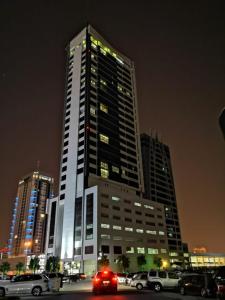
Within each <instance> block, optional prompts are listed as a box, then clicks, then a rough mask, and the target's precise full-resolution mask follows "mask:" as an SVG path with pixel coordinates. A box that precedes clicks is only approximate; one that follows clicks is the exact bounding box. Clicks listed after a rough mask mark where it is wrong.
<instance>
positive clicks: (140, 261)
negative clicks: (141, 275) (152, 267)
mask: <svg viewBox="0 0 225 300" xmlns="http://www.w3.org/2000/svg"><path fill="white" fill-rule="evenodd" d="M137 264H138V266H139V267H140V268H141V270H143V266H144V265H146V258H145V255H144V254H141V255H138V256H137Z"/></svg>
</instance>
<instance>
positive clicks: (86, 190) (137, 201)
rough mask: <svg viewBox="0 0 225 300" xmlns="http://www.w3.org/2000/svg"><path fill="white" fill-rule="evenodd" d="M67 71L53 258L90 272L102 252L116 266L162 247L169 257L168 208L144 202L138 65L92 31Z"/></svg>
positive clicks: (74, 48)
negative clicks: (121, 258)
mask: <svg viewBox="0 0 225 300" xmlns="http://www.w3.org/2000/svg"><path fill="white" fill-rule="evenodd" d="M66 73H67V76H66V91H65V108H64V126H63V144H62V155H61V172H60V190H59V200H58V205H57V221H56V228H55V231H56V239H55V242H54V245H53V248H54V249H53V253H55V255H59V256H60V257H61V259H62V260H63V261H64V262H65V264H66V263H70V262H75V263H76V264H77V266H78V268H79V269H80V270H82V271H85V272H87V273H88V272H89V273H91V272H93V270H96V268H97V266H96V263H97V259H98V258H99V257H100V256H101V255H102V254H106V255H107V256H108V257H109V258H110V263H111V264H113V263H115V260H116V258H117V256H118V255H120V254H122V253H124V254H130V255H131V256H132V255H133V256H135V255H138V254H141V253H147V251H148V252H149V253H150V252H151V251H153V252H154V251H156V250H155V249H156V245H157V246H158V248H157V249H161V247H162V249H163V250H162V252H163V253H164V254H165V252H166V250H165V249H166V247H167V240H166V239H165V233H164V232H165V230H164V227H165V226H164V223H165V222H164V219H163V218H164V213H163V212H162V210H163V206H162V205H160V204H156V205H155V207H154V206H152V205H151V203H150V202H147V203H146V201H145V200H143V202H141V200H142V199H141V191H142V182H143V179H142V177H143V176H142V166H141V152H140V139H139V128H138V126H139V125H138V124H139V123H138V113H137V95H136V83H135V69H134V64H133V62H132V61H131V60H130V59H129V58H127V57H126V56H125V55H123V54H121V53H120V52H119V51H117V50H116V49H115V48H114V47H112V46H111V45H110V44H109V43H108V42H107V41H106V40H105V39H104V38H103V37H101V36H100V35H99V34H98V33H97V32H96V31H95V30H94V29H93V28H92V27H91V26H87V27H86V28H85V29H84V30H82V31H81V32H80V33H79V34H78V35H77V36H76V37H75V38H74V39H73V40H72V41H71V42H70V44H69V45H68V47H67V71H66ZM149 211H150V212H152V213H149ZM156 212H159V215H160V222H159V223H160V224H161V225H158V223H157V222H156V223H155V222H154V221H152V222H151V220H150V221H147V222H148V225H146V224H145V214H147V215H149V216H148V217H146V218H150V219H151V218H153V219H154V218H157V213H156ZM160 212H161V214H160ZM149 224H150V225H149ZM146 226H147V227H146ZM156 226H157V229H156ZM158 226H159V228H158ZM146 231H147V232H148V233H147V234H146ZM159 231H160V232H161V236H160V237H159V236H158V233H159ZM151 235H152V236H151ZM156 235H157V237H156ZM147 240H148V242H147ZM160 241H162V243H161V242H160ZM160 243H161V244H162V245H161V244H160ZM143 245H144V246H143ZM153 246H154V247H153ZM148 248H149V250H148ZM48 249H49V247H48ZM152 249H153V250H152ZM157 251H158V250H157ZM159 251H160V250H159ZM49 253H51V251H50V252H49ZM47 254H48V253H47ZM133 264H135V262H133Z"/></svg>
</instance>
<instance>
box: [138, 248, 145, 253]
mask: <svg viewBox="0 0 225 300" xmlns="http://www.w3.org/2000/svg"><path fill="white" fill-rule="evenodd" d="M137 253H139V254H145V248H142V247H137Z"/></svg>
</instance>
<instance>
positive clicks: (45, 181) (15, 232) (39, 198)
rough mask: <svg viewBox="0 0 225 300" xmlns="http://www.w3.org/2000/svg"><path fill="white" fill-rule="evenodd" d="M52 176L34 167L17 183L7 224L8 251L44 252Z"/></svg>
mask: <svg viewBox="0 0 225 300" xmlns="http://www.w3.org/2000/svg"><path fill="white" fill-rule="evenodd" d="M53 182H54V180H53V178H52V177H49V176H46V175H44V174H42V173H41V172H39V171H35V172H33V173H31V174H29V175H27V176H24V177H23V178H22V179H21V180H20V181H19V185H18V190H17V196H16V199H15V205H14V208H13V218H12V223H11V227H10V238H9V246H8V247H9V255H16V256H17V255H28V254H35V255H39V254H41V253H43V252H44V247H45V244H44V242H45V226H46V214H45V213H46V202H47V199H48V198H51V197H52V194H53Z"/></svg>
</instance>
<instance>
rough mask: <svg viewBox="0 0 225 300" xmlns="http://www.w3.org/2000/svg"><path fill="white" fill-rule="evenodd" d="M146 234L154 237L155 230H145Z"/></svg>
mask: <svg viewBox="0 0 225 300" xmlns="http://www.w3.org/2000/svg"><path fill="white" fill-rule="evenodd" d="M146 233H148V234H153V235H156V231H155V230H146Z"/></svg>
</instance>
